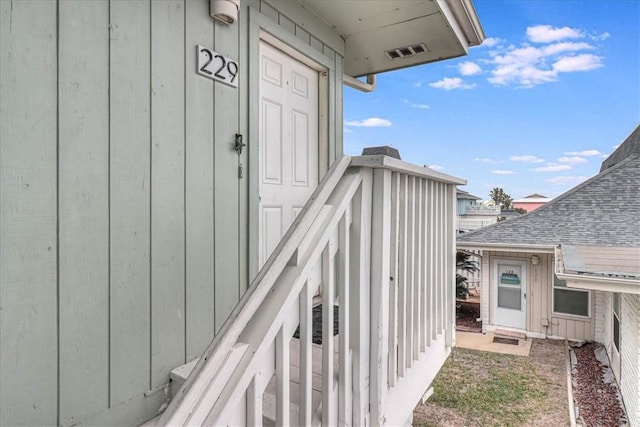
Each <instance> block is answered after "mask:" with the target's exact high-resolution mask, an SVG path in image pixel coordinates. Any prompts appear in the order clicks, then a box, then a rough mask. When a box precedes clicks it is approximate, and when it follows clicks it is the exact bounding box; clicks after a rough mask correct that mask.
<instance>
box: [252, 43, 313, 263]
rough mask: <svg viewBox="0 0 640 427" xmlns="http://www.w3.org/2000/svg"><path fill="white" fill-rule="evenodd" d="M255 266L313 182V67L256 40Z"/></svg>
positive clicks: (269, 250)
mask: <svg viewBox="0 0 640 427" xmlns="http://www.w3.org/2000/svg"><path fill="white" fill-rule="evenodd" d="M259 90H260V98H259V99H260V100H259V102H260V106H259V110H260V111H259V114H260V120H259V122H260V123H259V131H260V141H259V143H260V171H259V174H260V175H259V176H260V188H259V193H260V203H259V210H260V211H259V217H258V218H259V219H258V222H259V225H258V230H259V249H258V255H259V267H262V266H263V265H264V263H265V261H266V260H267V258H269V256H270V255H271V253H272V252H273V250H274V249H275V247H276V245H277V244H278V242H279V241H280V239H281V237H282V235H283V234H284V233H285V232H286V231H287V229H288V228H289V226H290V225H291V223H292V222H293V220H294V219H295V217H296V215H298V213H299V212H300V210H301V209H302V207H303V206H304V204H305V203H306V202H307V200H308V199H309V196H311V193H313V190H314V189H315V188H316V186H317V185H318V72H317V71H315V70H313V69H312V68H310V67H308V66H307V65H305V64H303V63H301V62H299V61H297V60H296V59H294V58H292V57H291V56H289V55H287V54H285V53H284V52H282V51H281V50H278V49H276V48H275V47H273V46H272V45H270V44H268V43H266V42H264V41H260V86H259Z"/></svg>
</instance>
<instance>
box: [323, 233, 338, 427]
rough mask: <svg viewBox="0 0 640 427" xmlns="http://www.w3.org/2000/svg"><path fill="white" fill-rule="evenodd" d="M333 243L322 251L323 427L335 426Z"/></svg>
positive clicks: (328, 244)
mask: <svg viewBox="0 0 640 427" xmlns="http://www.w3.org/2000/svg"><path fill="white" fill-rule="evenodd" d="M334 286H335V284H334V270H333V258H332V257H331V242H329V243H327V246H325V248H324V250H323V251H322V425H323V426H324V425H327V426H330V425H334V418H335V416H336V408H335V407H334V405H333V401H334V396H333V395H334V389H333V386H334V367H333V300H334V297H333V295H334Z"/></svg>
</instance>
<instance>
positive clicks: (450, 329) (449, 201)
mask: <svg viewBox="0 0 640 427" xmlns="http://www.w3.org/2000/svg"><path fill="white" fill-rule="evenodd" d="M445 186H446V188H447V190H448V191H447V195H446V201H445V206H446V208H447V214H446V216H445V218H446V219H447V220H446V222H447V227H446V228H447V239H446V243H445V247H446V248H448V251H447V255H448V257H447V262H446V271H447V280H446V289H447V312H448V316H447V327H446V331H447V332H446V339H445V344H446V345H447V346H448V347H453V344H454V342H455V328H456V325H455V305H456V299H455V298H456V290H455V288H456V287H455V282H456V280H455V259H456V230H455V227H454V222H453V218H454V214H453V212H454V209H455V203H456V186H455V185H450V184H445Z"/></svg>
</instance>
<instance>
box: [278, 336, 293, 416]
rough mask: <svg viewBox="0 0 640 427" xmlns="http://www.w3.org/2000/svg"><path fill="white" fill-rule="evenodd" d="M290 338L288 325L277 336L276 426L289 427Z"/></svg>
mask: <svg viewBox="0 0 640 427" xmlns="http://www.w3.org/2000/svg"><path fill="white" fill-rule="evenodd" d="M289 369H291V368H290V363H289V337H288V335H287V334H286V325H282V326H281V327H280V330H279V331H278V335H276V426H288V425H289V424H290V422H289Z"/></svg>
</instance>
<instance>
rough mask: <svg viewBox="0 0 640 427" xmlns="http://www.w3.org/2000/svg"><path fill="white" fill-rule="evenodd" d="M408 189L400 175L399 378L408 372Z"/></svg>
mask: <svg viewBox="0 0 640 427" xmlns="http://www.w3.org/2000/svg"><path fill="white" fill-rule="evenodd" d="M407 189H408V176H407V175H406V174H401V175H400V197H399V200H400V211H399V212H400V213H399V216H400V222H399V232H398V234H399V241H398V306H399V307H401V308H402V309H401V310H399V312H398V315H399V317H398V376H399V377H404V375H405V372H406V366H407V363H406V350H407V310H406V309H405V307H406V306H407V283H408V282H407Z"/></svg>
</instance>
